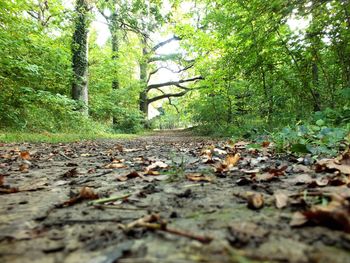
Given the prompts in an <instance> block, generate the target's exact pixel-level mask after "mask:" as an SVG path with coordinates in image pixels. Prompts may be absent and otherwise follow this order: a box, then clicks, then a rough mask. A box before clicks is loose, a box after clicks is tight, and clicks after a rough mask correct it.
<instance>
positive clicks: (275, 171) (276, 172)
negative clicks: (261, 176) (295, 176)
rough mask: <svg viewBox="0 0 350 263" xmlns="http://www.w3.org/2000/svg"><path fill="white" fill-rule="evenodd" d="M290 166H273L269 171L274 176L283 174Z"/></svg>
mask: <svg viewBox="0 0 350 263" xmlns="http://www.w3.org/2000/svg"><path fill="white" fill-rule="evenodd" d="M287 168H288V166H287V165H284V166H282V167H280V168H272V169H270V170H269V173H270V174H272V175H273V176H281V175H284V172H285V171H286V170H287Z"/></svg>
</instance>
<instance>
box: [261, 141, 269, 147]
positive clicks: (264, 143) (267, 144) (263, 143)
mask: <svg viewBox="0 0 350 263" xmlns="http://www.w3.org/2000/svg"><path fill="white" fill-rule="evenodd" d="M270 143H271V142H262V143H261V146H262V147H264V148H267V147H269V145H270Z"/></svg>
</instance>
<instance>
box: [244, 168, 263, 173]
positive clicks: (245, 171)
mask: <svg viewBox="0 0 350 263" xmlns="http://www.w3.org/2000/svg"><path fill="white" fill-rule="evenodd" d="M241 171H242V172H243V173H245V174H257V173H259V172H260V169H253V170H246V169H242V170H241Z"/></svg>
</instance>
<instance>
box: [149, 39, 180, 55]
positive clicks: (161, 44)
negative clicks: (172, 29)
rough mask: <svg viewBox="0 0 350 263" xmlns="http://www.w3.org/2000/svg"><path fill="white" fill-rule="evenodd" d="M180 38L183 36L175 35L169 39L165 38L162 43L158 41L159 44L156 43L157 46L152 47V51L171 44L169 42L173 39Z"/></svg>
mask: <svg viewBox="0 0 350 263" xmlns="http://www.w3.org/2000/svg"><path fill="white" fill-rule="evenodd" d="M178 40H181V38H180V37H178V36H173V37H171V38H169V39H167V40H165V41H163V42H160V43H158V44H157V45H155V46H154V47H153V48H152V49H151V51H153V52H155V51H157V49H159V48H161V47H162V46H165V45H167V44H169V43H170V42H172V41H178Z"/></svg>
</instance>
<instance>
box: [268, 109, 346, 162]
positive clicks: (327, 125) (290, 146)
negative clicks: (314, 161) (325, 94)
mask: <svg viewBox="0 0 350 263" xmlns="http://www.w3.org/2000/svg"><path fill="white" fill-rule="evenodd" d="M331 113H332V114H331ZM333 113H334V112H333V111H332V110H330V109H328V110H325V111H324V112H317V113H315V114H314V121H312V122H309V123H306V124H304V125H301V124H299V125H296V126H294V127H293V126H291V127H285V128H284V129H282V130H281V131H278V132H275V133H273V134H272V139H273V141H274V142H275V143H276V149H277V150H278V151H290V152H294V153H296V154H306V153H311V154H312V155H314V156H318V155H328V156H334V155H336V154H337V153H338V152H339V151H340V150H342V149H343V148H344V147H345V146H346V145H348V144H349V143H350V125H349V123H343V124H342V125H341V126H338V127H334V123H336V122H337V119H336V118H335V119H334V114H333ZM321 116H322V117H323V118H320V117H321ZM327 116H328V117H327Z"/></svg>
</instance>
